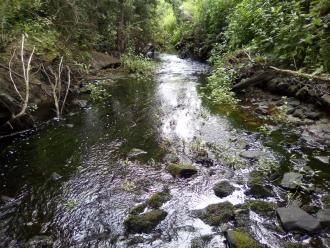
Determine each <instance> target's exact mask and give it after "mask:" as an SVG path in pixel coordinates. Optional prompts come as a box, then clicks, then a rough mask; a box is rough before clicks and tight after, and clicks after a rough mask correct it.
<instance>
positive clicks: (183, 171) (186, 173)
mask: <svg viewBox="0 0 330 248" xmlns="http://www.w3.org/2000/svg"><path fill="white" fill-rule="evenodd" d="M167 170H168V172H169V173H170V174H171V175H172V176H173V177H183V178H188V177H191V176H193V175H195V174H196V173H197V169H196V168H195V167H194V166H192V165H190V164H170V165H169V166H168V167H167Z"/></svg>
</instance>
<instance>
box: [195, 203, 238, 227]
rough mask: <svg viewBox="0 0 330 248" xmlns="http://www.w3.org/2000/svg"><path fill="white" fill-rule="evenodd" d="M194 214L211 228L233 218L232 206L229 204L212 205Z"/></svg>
mask: <svg viewBox="0 0 330 248" xmlns="http://www.w3.org/2000/svg"><path fill="white" fill-rule="evenodd" d="M195 213H196V215H197V217H198V218H200V219H201V220H202V221H204V222H205V223H206V224H209V225H211V226H219V225H220V224H223V223H227V222H229V221H230V220H232V219H233V218H234V217H235V213H234V206H233V204H231V203H230V202H221V203H217V204H212V205H209V206H207V207H206V208H204V209H202V210H197V211H195Z"/></svg>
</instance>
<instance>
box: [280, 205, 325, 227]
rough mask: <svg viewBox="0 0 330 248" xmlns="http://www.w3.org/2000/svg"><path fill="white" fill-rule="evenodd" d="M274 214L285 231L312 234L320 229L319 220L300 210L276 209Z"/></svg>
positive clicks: (292, 208)
mask: <svg viewBox="0 0 330 248" xmlns="http://www.w3.org/2000/svg"><path fill="white" fill-rule="evenodd" d="M276 212H277V214H278V216H279V218H280V221H281V223H282V225H283V227H284V229H285V230H287V231H305V232H309V233H312V232H315V231H317V230H318V229H319V228H320V222H319V220H318V219H316V218H315V217H313V216H312V215H309V214H308V213H306V212H305V211H303V210H302V209H301V208H298V207H287V208H278V209H277V210H276Z"/></svg>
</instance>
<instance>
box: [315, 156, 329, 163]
mask: <svg viewBox="0 0 330 248" xmlns="http://www.w3.org/2000/svg"><path fill="white" fill-rule="evenodd" d="M315 158H316V159H317V160H318V161H320V162H322V163H324V164H329V163H330V158H329V157H328V156H315Z"/></svg>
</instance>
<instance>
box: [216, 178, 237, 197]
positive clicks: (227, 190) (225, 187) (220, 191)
mask: <svg viewBox="0 0 330 248" xmlns="http://www.w3.org/2000/svg"><path fill="white" fill-rule="evenodd" d="M234 190H235V187H234V186H233V185H231V184H230V183H229V182H228V181H222V182H219V183H217V184H215V185H214V187H213V191H214V194H215V195H216V196H217V197H220V198H222V197H226V196H228V195H230V194H231V193H233V192H234Z"/></svg>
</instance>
